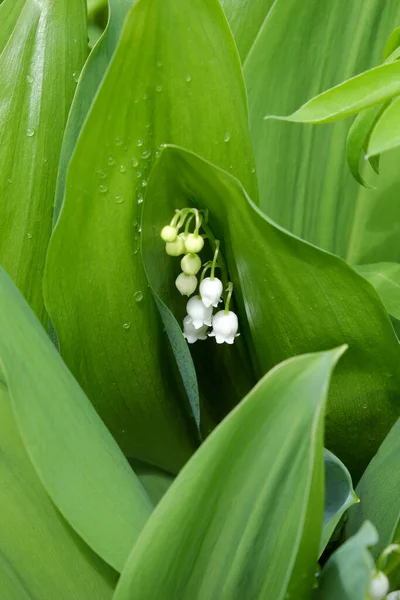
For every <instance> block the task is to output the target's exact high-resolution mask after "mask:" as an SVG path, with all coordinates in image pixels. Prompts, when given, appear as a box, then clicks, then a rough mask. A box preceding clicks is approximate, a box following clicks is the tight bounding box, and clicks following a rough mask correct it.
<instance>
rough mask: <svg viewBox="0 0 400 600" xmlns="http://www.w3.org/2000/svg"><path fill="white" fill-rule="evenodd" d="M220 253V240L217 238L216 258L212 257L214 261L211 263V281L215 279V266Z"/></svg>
mask: <svg viewBox="0 0 400 600" xmlns="http://www.w3.org/2000/svg"><path fill="white" fill-rule="evenodd" d="M218 254H219V240H215V250H214V258H213V259H212V263H211V276H210V279H211V281H212V280H213V279H214V273H215V267H216V265H217V258H218Z"/></svg>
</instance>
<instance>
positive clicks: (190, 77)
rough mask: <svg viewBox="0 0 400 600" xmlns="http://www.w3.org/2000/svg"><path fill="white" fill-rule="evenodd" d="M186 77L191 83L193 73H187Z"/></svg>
mask: <svg viewBox="0 0 400 600" xmlns="http://www.w3.org/2000/svg"><path fill="white" fill-rule="evenodd" d="M185 79H186V81H187V82H188V83H190V82H191V81H192V76H191V75H189V73H188V74H187V75H186V77H185Z"/></svg>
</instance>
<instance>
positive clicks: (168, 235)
mask: <svg viewBox="0 0 400 600" xmlns="http://www.w3.org/2000/svg"><path fill="white" fill-rule="evenodd" d="M177 236H178V230H177V228H176V227H174V226H173V225H166V226H165V227H163V228H162V230H161V239H163V240H164V242H174V241H175V240H176V238H177Z"/></svg>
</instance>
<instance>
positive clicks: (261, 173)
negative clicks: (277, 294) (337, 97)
mask: <svg viewBox="0 0 400 600" xmlns="http://www.w3.org/2000/svg"><path fill="white" fill-rule="evenodd" d="M399 17H400V9H399V5H398V3H397V2H396V1H395V0H389V1H388V2H385V3H384V5H383V4H382V2H381V1H380V0H371V1H369V2H368V3H365V2H364V0H354V1H352V2H350V3H349V2H348V1H347V0H335V2H331V3H329V5H326V4H325V3H323V2H320V0H306V1H304V2H302V7H301V10H299V4H298V2H297V0H276V2H275V3H274V6H273V9H272V10H271V11H270V13H269V14H268V18H267V19H266V21H265V23H264V25H263V27H262V29H261V31H260V33H259V35H258V37H257V38H256V40H255V43H254V45H253V47H252V49H251V50H250V52H249V54H248V56H247V58H246V61H245V64H244V73H245V79H246V84H247V89H248V95H249V111H250V129H251V135H252V140H253V145H254V151H255V157H256V166H257V175H258V180H259V186H260V206H261V208H262V209H263V210H264V211H265V212H266V214H268V215H269V216H270V217H271V218H272V219H274V220H275V221H277V222H278V223H279V224H280V225H282V226H284V227H286V228H287V229H289V230H290V231H292V232H294V233H295V234H296V235H299V236H301V237H303V238H305V239H307V240H308V241H311V242H312V243H315V244H317V245H319V246H321V247H323V248H325V249H327V250H329V251H332V252H335V253H337V254H339V255H340V256H342V257H344V258H345V259H346V260H348V262H350V263H351V264H361V263H363V262H368V263H372V262H377V261H398V260H399V259H400V246H399V244H398V239H399V235H400V225H399V223H400V205H399V203H398V201H397V197H398V195H399V189H400V179H399V170H398V161H399V155H398V154H397V155H395V156H393V157H389V156H387V157H384V159H383V161H382V168H381V175H380V177H379V187H378V188H377V189H376V190H366V189H363V188H360V186H359V185H358V184H357V183H356V182H355V181H354V180H353V177H352V176H351V174H350V173H349V170H348V167H347V165H346V151H345V148H346V136H347V134H348V131H349V126H350V124H349V123H347V122H343V123H337V124H334V125H323V126H311V125H296V124H291V123H284V122H274V121H271V120H267V121H264V120H263V117H264V115H266V114H280V115H285V114H290V113H291V112H293V111H294V110H296V109H297V108H298V107H299V106H301V105H302V104H303V103H304V102H306V101H307V100H309V99H310V98H312V97H313V96H315V95H316V94H319V93H321V92H324V91H325V90H327V89H328V88H330V87H332V86H335V85H337V84H339V83H341V82H342V81H344V80H346V79H348V78H350V77H353V76H355V75H356V74H358V73H361V72H363V71H365V70H366V69H370V68H372V67H375V66H376V65H378V64H380V63H381V60H382V52H383V48H384V46H385V43H386V40H387V37H388V35H389V33H390V32H391V31H392V30H393V28H394V27H395V26H396V25H397V24H398V23H399V20H400V19H399ZM282 32H284V33H282ZM283 35H284V40H285V42H284V43H283V42H282V39H283V37H282V36H283ZM395 68H396V67H393V66H391V67H389V69H395ZM365 179H366V180H367V181H368V182H372V183H373V180H372V179H371V178H370V176H369V175H368V173H366V174H365ZM383 206H384V207H385V209H384V210H383V209H382V207H383Z"/></svg>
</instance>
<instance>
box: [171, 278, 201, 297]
mask: <svg viewBox="0 0 400 600" xmlns="http://www.w3.org/2000/svg"><path fill="white" fill-rule="evenodd" d="M175 285H176V287H177V288H178V290H179V292H180V293H181V294H182V296H191V295H192V294H193V292H194V291H196V288H197V277H196V275H186V274H185V273H181V274H180V275H178V277H177V278H176V280H175Z"/></svg>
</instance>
